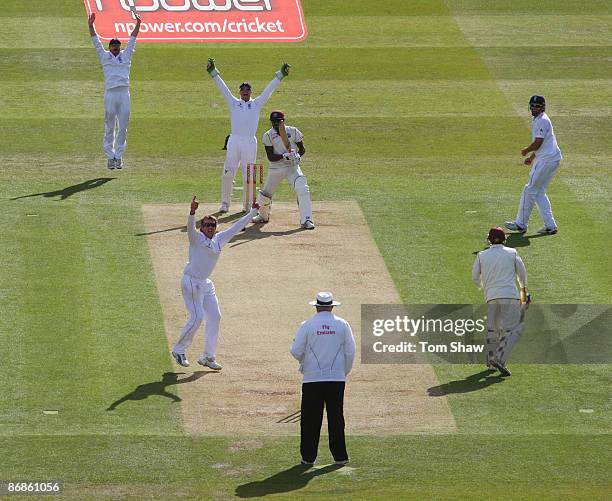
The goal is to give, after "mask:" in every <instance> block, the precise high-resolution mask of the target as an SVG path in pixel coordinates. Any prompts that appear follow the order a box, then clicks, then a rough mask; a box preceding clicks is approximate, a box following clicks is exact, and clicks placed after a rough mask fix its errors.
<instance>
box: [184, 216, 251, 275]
mask: <svg viewBox="0 0 612 501" xmlns="http://www.w3.org/2000/svg"><path fill="white" fill-rule="evenodd" d="M255 214H257V209H251V211H250V212H248V213H247V214H246V215H245V216H243V217H242V218H240V219H239V220H238V221H236V222H235V223H234V224H233V225H232V226H231V227H230V228H228V229H227V230H225V231H220V232H219V233H216V234H215V235H214V236H213V237H212V238H208V237H207V236H206V235H204V233H202V232H201V231H199V230H198V229H197V228H196V224H195V216H192V215H191V214H190V215H189V216H188V217H187V235H188V237H189V262H188V263H187V266H186V267H185V272H184V273H185V275H189V276H190V277H192V278H196V279H198V280H206V279H207V278H208V277H209V276H210V274H211V273H212V272H213V270H214V269H215V265H216V264H217V261H218V260H219V255H220V254H221V249H222V248H223V246H224V245H225V244H226V243H228V242H229V241H230V240H231V239H232V238H233V237H234V236H235V235H237V234H238V233H239V232H240V230H242V228H244V227H245V226H246V225H247V224H248V223H249V221H250V220H251V218H252V217H253V216H255Z"/></svg>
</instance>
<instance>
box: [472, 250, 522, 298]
mask: <svg viewBox="0 0 612 501" xmlns="http://www.w3.org/2000/svg"><path fill="white" fill-rule="evenodd" d="M517 278H518V283H519V285H520V286H521V287H527V271H526V270H525V265H524V264H523V260H522V259H521V256H519V255H518V252H516V249H512V248H510V247H506V246H505V245H503V244H494V245H491V247H489V248H488V249H487V250H483V251H481V252H479V253H478V255H477V256H476V261H474V267H473V268H472V280H473V281H474V283H475V284H476V285H477V287H478V288H479V289H480V288H482V289H484V293H485V299H486V300H487V301H491V300H492V299H520V297H521V296H520V295H519V291H518V288H517V287H516V281H517Z"/></svg>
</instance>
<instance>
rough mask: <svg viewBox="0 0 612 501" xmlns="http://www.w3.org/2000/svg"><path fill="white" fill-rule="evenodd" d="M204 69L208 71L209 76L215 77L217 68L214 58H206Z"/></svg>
mask: <svg viewBox="0 0 612 501" xmlns="http://www.w3.org/2000/svg"><path fill="white" fill-rule="evenodd" d="M206 71H208V73H210V76H211V77H216V76H217V75H218V74H219V70H217V67H216V66H215V60H214V59H213V58H212V57H209V58H208V63H207V64H206Z"/></svg>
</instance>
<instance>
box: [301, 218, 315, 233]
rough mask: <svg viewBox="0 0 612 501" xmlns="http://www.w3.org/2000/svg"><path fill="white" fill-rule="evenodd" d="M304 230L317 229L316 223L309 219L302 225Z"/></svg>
mask: <svg viewBox="0 0 612 501" xmlns="http://www.w3.org/2000/svg"><path fill="white" fill-rule="evenodd" d="M302 228H304V229H305V230H314V229H315V225H314V223H313V222H312V221H311V220H310V219H307V220H306V221H304V223H303V224H302Z"/></svg>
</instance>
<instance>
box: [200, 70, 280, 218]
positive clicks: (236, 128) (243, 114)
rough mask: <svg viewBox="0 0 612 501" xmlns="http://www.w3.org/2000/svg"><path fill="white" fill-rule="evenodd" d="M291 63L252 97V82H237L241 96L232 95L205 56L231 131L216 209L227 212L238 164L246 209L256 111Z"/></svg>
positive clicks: (255, 128)
mask: <svg viewBox="0 0 612 501" xmlns="http://www.w3.org/2000/svg"><path fill="white" fill-rule="evenodd" d="M289 68H291V66H290V65H288V64H287V63H283V65H282V66H281V68H280V70H279V71H277V72H276V73H275V76H274V78H273V79H272V81H271V82H270V83H269V84H268V86H267V87H266V88H265V89H264V91H263V92H262V93H261V95H259V96H258V97H256V98H255V99H251V84H249V83H246V82H245V83H242V84H240V99H238V98H237V97H235V96H234V95H232V93H231V91H230V90H229V89H228V87H227V85H226V84H225V82H224V81H223V79H222V78H221V75H220V74H219V70H218V69H217V67H216V65H215V60H214V59H212V58H209V59H208V64H207V66H206V71H208V73H210V76H211V77H212V78H213V80H214V82H215V84H216V86H217V87H218V88H219V90H220V91H221V94H223V97H224V99H225V102H226V103H227V106H228V108H229V110H230V123H231V134H230V137H229V140H228V142H227V153H226V155H225V164H224V166H223V173H222V176H221V207H219V212H220V213H221V214H224V213H226V212H227V211H228V210H229V206H230V201H231V197H232V187H233V185H234V178H235V177H236V173H237V172H238V167H239V166H240V167H241V169H242V178H243V182H244V184H245V186H244V191H243V195H242V205H243V208H244V210H245V211H248V210H249V201H248V200H247V199H246V193H247V187H246V167H247V164H252V163H255V162H256V161H257V138H256V137H255V134H256V132H257V125H258V124H259V114H260V112H261V109H262V108H263V106H264V105H265V104H266V102H267V101H268V99H270V96H271V95H272V93H273V92H274V91H275V90H276V88H277V87H278V86H279V85H280V83H281V80H282V79H283V78H285V77H286V76H288V75H289Z"/></svg>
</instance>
